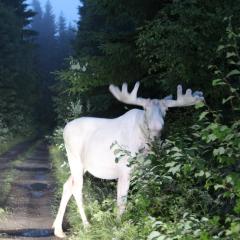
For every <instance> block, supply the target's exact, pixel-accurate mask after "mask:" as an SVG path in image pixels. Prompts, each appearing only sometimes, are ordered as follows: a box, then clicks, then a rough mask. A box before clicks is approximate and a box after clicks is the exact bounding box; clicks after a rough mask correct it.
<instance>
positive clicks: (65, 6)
mask: <svg viewBox="0 0 240 240" xmlns="http://www.w3.org/2000/svg"><path fill="white" fill-rule="evenodd" d="M39 1H40V3H41V5H42V8H44V6H45V4H46V2H47V0H39ZM31 2H32V0H27V3H29V4H31ZM50 2H51V4H52V6H53V11H54V14H55V15H56V17H57V18H58V16H59V14H60V13H61V12H63V14H64V16H65V18H66V19H67V21H69V22H71V23H75V22H76V21H77V20H78V14H77V13H78V5H79V0H50Z"/></svg>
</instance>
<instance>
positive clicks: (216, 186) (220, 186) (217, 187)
mask: <svg viewBox="0 0 240 240" xmlns="http://www.w3.org/2000/svg"><path fill="white" fill-rule="evenodd" d="M220 188H222V189H224V188H225V186H224V185H221V184H216V185H214V189H215V190H218V189H220Z"/></svg>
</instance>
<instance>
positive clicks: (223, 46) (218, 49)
mask: <svg viewBox="0 0 240 240" xmlns="http://www.w3.org/2000/svg"><path fill="white" fill-rule="evenodd" d="M224 48H226V46H225V45H219V46H218V48H217V51H221V50H222V49H224Z"/></svg>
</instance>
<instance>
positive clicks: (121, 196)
mask: <svg viewBox="0 0 240 240" xmlns="http://www.w3.org/2000/svg"><path fill="white" fill-rule="evenodd" d="M138 88H139V82H137V83H136V84H135V86H134V89H133V90H132V92H131V93H129V92H128V89H127V84H126V83H124V84H123V85H122V91H120V89H119V88H118V87H116V86H114V85H110V86H109V90H110V92H111V93H112V94H113V96H114V97H115V98H116V99H117V100H119V101H120V102H123V103H127V104H133V105H138V106H141V107H143V109H144V110H140V109H132V110H130V111H128V112H126V113H125V114H123V115H122V116H120V117H118V118H114V119H104V118H93V117H81V118H78V119H75V120H73V121H71V122H69V123H68V124H67V125H66V127H65V129H64V133H63V136H64V142H65V148H66V152H67V157H68V161H69V166H70V170H71V176H70V177H69V178H68V180H67V181H66V183H65V184H64V186H63V194H62V199H61V203H60V207H59V210H58V213H57V217H56V219H55V221H54V224H53V228H54V234H55V235H56V236H57V237H60V238H63V237H65V234H64V233H63V230H62V221H63V216H64V212H65V209H66V206H67V203H68V201H69V199H70V197H71V196H72V195H73V196H74V197H75V200H76V202H77V206H78V209H79V212H80V215H81V218H82V221H83V224H84V226H85V227H86V226H87V225H88V224H89V223H88V220H87V218H86V215H85V213H84V209H83V200H82V187H83V175H84V172H86V171H88V172H89V173H91V174H92V175H93V176H95V177H98V178H101V179H118V183H117V205H118V213H119V215H121V214H122V213H123V212H124V210H125V205H126V197H127V193H128V189H129V183H130V172H131V169H130V167H128V166H127V158H126V159H122V160H121V161H120V162H119V163H116V162H115V155H114V153H113V150H112V149H111V148H110V146H111V145H112V143H114V142H117V143H118V144H119V145H120V146H124V147H125V148H126V149H127V150H128V151H130V153H132V154H135V153H137V152H138V151H139V150H140V149H142V148H144V147H147V142H148V141H149V138H147V137H146V134H145V133H146V131H147V132H148V133H149V134H148V136H150V139H153V138H154V137H157V136H159V135H160V132H161V130H162V129H163V125H164V116H165V114H166V111H167V109H168V108H169V107H183V106H190V105H194V104H196V103H197V102H200V101H203V100H204V98H203V94H202V92H198V91H196V92H194V93H193V94H192V91H191V90H190V89H188V90H187V91H186V94H185V95H183V94H182V87H181V86H180V85H179V86H178V89H177V100H172V96H168V97H166V98H164V99H161V100H159V99H153V100H151V99H144V98H139V97H137V91H138Z"/></svg>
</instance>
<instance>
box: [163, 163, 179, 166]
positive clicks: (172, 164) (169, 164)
mask: <svg viewBox="0 0 240 240" xmlns="http://www.w3.org/2000/svg"><path fill="white" fill-rule="evenodd" d="M176 164H177V163H176V162H170V163H167V164H166V165H165V167H173V166H175V165H176Z"/></svg>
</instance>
